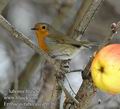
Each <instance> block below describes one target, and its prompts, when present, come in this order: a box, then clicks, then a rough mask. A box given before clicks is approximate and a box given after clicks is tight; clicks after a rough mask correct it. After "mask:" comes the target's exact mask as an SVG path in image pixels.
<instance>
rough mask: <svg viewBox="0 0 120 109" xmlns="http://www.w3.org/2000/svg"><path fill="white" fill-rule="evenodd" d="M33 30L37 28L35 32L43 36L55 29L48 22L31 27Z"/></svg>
mask: <svg viewBox="0 0 120 109" xmlns="http://www.w3.org/2000/svg"><path fill="white" fill-rule="evenodd" d="M31 30H35V32H36V33H37V34H39V35H41V36H48V35H49V34H51V33H52V32H53V31H54V29H53V28H52V27H51V26H50V25H49V24H47V23H37V24H35V26H34V28H31Z"/></svg>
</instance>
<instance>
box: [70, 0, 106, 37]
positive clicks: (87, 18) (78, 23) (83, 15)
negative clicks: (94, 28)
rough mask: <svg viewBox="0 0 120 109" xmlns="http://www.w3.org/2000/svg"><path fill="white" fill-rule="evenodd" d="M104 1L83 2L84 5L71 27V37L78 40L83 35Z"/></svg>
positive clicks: (91, 0)
mask: <svg viewBox="0 0 120 109" xmlns="http://www.w3.org/2000/svg"><path fill="white" fill-rule="evenodd" d="M103 1H104V0H83V3H82V4H81V6H80V9H79V10H78V13H77V14H76V18H75V20H74V22H73V25H72V26H71V28H70V30H69V31H71V32H68V33H70V34H69V35H71V37H73V38H74V39H76V38H77V37H79V35H83V34H84V32H85V30H86V29H87V27H88V25H89V24H90V22H91V20H92V19H93V17H94V16H95V13H96V12H97V10H98V8H99V7H100V5H101V3H102V2H103Z"/></svg>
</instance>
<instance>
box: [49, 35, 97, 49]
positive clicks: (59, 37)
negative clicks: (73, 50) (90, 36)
mask: <svg viewBox="0 0 120 109" xmlns="http://www.w3.org/2000/svg"><path fill="white" fill-rule="evenodd" d="M48 37H50V38H52V39H53V40H56V41H57V42H58V43H64V44H70V45H73V46H76V47H80V46H85V47H89V46H93V45H94V46H95V45H96V43H95V42H90V41H86V40H81V41H77V40H74V39H71V37H68V36H65V35H64V34H50V35H49V36H48Z"/></svg>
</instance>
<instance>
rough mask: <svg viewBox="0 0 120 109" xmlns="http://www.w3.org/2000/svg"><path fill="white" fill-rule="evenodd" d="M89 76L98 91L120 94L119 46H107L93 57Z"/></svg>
mask: <svg viewBox="0 0 120 109" xmlns="http://www.w3.org/2000/svg"><path fill="white" fill-rule="evenodd" d="M91 76H92V79H93V82H94V84H95V85H96V87H98V88H99V89H100V90H102V91H104V92H108V93H111V94H120V44H110V45H107V46H105V47H103V48H102V49H101V50H100V51H99V52H98V53H97V54H96V55H95V58H94V59H93V62H92V64H91Z"/></svg>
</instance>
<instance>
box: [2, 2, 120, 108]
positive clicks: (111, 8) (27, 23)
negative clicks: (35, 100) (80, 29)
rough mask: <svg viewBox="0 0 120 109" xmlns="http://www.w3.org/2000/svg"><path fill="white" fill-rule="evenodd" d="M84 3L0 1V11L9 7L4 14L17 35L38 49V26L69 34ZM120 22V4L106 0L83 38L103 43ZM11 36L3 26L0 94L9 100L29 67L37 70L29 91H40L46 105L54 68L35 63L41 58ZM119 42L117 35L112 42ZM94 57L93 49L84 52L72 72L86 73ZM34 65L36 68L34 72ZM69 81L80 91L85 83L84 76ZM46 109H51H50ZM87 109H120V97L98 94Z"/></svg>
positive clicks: (70, 77) (28, 86)
mask: <svg viewBox="0 0 120 109" xmlns="http://www.w3.org/2000/svg"><path fill="white" fill-rule="evenodd" d="M83 1H84V0H0V7H2V6H3V5H4V4H3V3H2V2H5V4H7V5H6V6H5V8H4V9H3V10H2V12H1V14H2V15H3V16H4V17H5V18H6V19H7V20H8V21H9V22H10V23H11V24H12V25H13V26H14V27H15V28H16V29H17V30H18V31H20V32H22V33H23V34H25V35H26V36H28V37H29V38H30V39H31V40H32V41H33V42H34V44H36V45H37V43H36V39H35V34H34V32H33V31H31V28H32V27H34V24H35V23H37V22H47V23H49V24H51V25H52V26H53V27H55V28H56V29H57V30H59V31H61V32H63V33H67V32H68V31H69V29H70V27H71V25H72V23H73V21H74V18H75V16H76V13H77V11H78V10H79V8H80V6H81V3H82V2H83ZM119 20H120V0H105V1H104V2H103V4H102V6H101V7H100V9H99V10H98V12H97V14H96V15H95V17H94V19H93V20H92V21H91V23H90V25H89V27H88V29H87V31H86V32H85V34H84V37H83V38H84V39H88V40H90V41H99V42H102V41H103V40H104V39H105V38H106V37H107V36H109V35H110V25H111V23H113V22H118V21H119ZM10 35H11V34H9V33H8V32H7V31H6V30H4V28H2V27H1V26H0V93H1V94H3V95H4V96H7V94H8V93H9V89H10V88H11V87H12V85H13V82H14V81H17V80H15V78H16V76H17V77H19V75H21V74H22V73H24V72H25V71H26V70H25V69H26V66H29V67H28V70H27V72H31V69H34V73H33V74H31V76H30V80H29V81H28V85H27V87H26V89H34V88H39V90H40V92H41V93H40V96H41V98H40V102H44V100H45V99H46V101H47V100H48V98H49V93H51V92H52V90H53V88H54V85H53V84H54V83H55V82H54V78H53V74H51V72H52V71H51V70H52V69H51V67H49V65H48V66H47V65H46V66H42V65H41V64H40V63H38V62H36V61H33V60H35V59H36V57H37V59H39V58H38V55H36V54H35V52H34V51H33V50H32V49H31V48H29V47H28V46H27V45H25V44H24V43H22V42H21V41H19V40H16V39H14V38H12V37H10ZM119 39H120V34H119V32H118V34H117V35H116V37H115V38H114V39H113V43H114V42H116V43H119V42H120V41H119ZM92 53H93V50H92V49H81V52H80V53H79V55H78V56H76V57H75V58H74V59H73V60H72V62H71V68H72V69H83V68H84V66H85V65H86V64H87V62H88V61H89V57H90V56H91V54H92ZM32 59H33V60H32ZM31 60H32V62H33V63H32V65H31V64H30V62H31ZM29 64H30V65H31V66H30V65H29ZM33 65H36V66H37V67H35V68H34V67H33ZM43 67H44V68H45V69H46V70H45V71H44V74H43V73H41V68H43ZM32 71H33V70H32ZM23 75H24V74H23ZM22 77H23V76H21V78H22ZM50 77H51V78H52V79H51V78H50ZM67 77H68V78H69V81H70V82H71V84H72V85H73V87H74V89H75V90H76V91H77V90H78V89H79V87H80V85H81V82H82V78H81V73H80V72H76V73H74V74H68V75H67ZM41 78H42V79H41ZM18 82H19V81H18ZM66 87H67V85H66ZM45 96H46V97H45ZM47 97H48V98H47ZM63 99H64V98H62V97H61V102H62V101H63ZM49 100H50V99H49ZM49 100H48V101H49ZM53 101H54V100H53ZM30 102H32V100H30ZM98 102H100V103H98ZM18 108H20V109H24V108H27V107H21V106H18V107H17V108H16V107H15V109H18ZM44 108H45V107H44ZM44 108H41V109H44ZM6 109H13V107H11V106H7V107H6ZM45 109H48V108H47V106H46V108H45ZM52 109H53V108H52ZM61 109H62V107H61ZM88 109H120V96H119V95H117V96H113V95H108V94H106V93H103V92H101V91H98V92H97V94H96V95H95V96H94V98H93V99H92V100H91V104H90V106H89V108H88Z"/></svg>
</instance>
